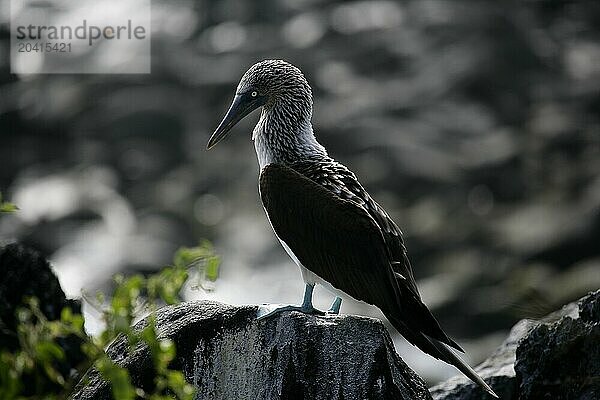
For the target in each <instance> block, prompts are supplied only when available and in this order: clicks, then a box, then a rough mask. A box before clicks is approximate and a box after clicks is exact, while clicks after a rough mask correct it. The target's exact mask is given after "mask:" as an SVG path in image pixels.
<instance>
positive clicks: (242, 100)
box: [206, 94, 264, 150]
mask: <svg viewBox="0 0 600 400" xmlns="http://www.w3.org/2000/svg"><path fill="white" fill-rule="evenodd" d="M262 105H264V98H263V97H261V96H258V97H251V96H250V95H248V94H236V95H235V97H234V99H233V102H232V103H231V105H230V106H229V110H228V111H227V114H225V117H224V118H223V121H221V123H220V124H219V126H218V127H217V129H216V130H215V132H214V133H213V134H212V136H211V137H210V139H209V140H208V144H207V145H206V149H207V150H210V149H211V148H212V147H214V146H215V145H216V144H217V143H219V142H220V141H221V140H223V139H224V138H225V137H226V136H227V134H228V133H229V131H230V130H231V128H233V127H234V126H235V124H237V123H238V122H240V120H241V119H242V118H244V117H245V116H246V115H248V114H250V113H251V112H252V111H254V110H256V109H257V108H258V107H260V106H262Z"/></svg>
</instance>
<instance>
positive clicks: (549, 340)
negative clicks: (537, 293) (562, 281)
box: [431, 290, 600, 400]
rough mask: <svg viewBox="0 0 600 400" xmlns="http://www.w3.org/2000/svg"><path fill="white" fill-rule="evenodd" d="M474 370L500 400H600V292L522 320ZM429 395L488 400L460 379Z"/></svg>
mask: <svg viewBox="0 0 600 400" xmlns="http://www.w3.org/2000/svg"><path fill="white" fill-rule="evenodd" d="M475 370H476V371H478V372H479V373H480V375H481V376H482V377H483V378H484V379H485V380H486V381H487V382H488V383H489V384H490V385H491V386H492V387H493V388H494V390H495V391H496V392H497V393H498V395H500V398H501V399H503V400H513V399H514V400H516V399H519V400H537V399H552V400H560V399H565V400H566V399H569V400H571V399H572V400H575V399H577V400H592V399H599V398H600V290H599V291H596V292H594V293H590V294H589V295H587V296H585V297H584V298H582V299H581V300H579V302H577V303H571V304H568V305H567V306H565V307H563V308H562V310H559V311H557V312H555V313H552V314H550V315H548V316H547V317H545V318H543V319H542V320H540V321H531V320H522V321H520V322H519V323H518V324H516V325H515V326H514V327H513V329H512V330H511V333H510V335H509V337H508V338H507V339H506V340H505V341H504V343H503V344H502V345H501V346H500V347H499V348H498V349H497V350H496V351H495V352H494V353H493V354H492V355H491V356H490V357H489V358H488V359H487V360H486V361H484V362H483V363H482V364H481V365H479V366H478V367H477V368H475ZM431 394H432V396H433V398H434V399H435V400H479V399H488V398H491V397H490V396H489V395H487V394H485V393H482V392H481V391H479V390H476V388H475V386H474V385H473V384H472V383H471V382H470V381H468V380H467V379H466V378H464V377H462V376H457V377H454V378H452V379H450V380H448V381H446V382H444V383H442V384H440V385H437V386H435V387H434V388H432V389H431Z"/></svg>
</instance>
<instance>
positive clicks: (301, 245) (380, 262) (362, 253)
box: [207, 60, 498, 398]
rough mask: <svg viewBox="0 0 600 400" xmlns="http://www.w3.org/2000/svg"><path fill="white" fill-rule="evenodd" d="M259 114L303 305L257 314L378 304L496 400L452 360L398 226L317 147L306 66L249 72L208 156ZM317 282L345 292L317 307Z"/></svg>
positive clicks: (260, 140)
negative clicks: (345, 302)
mask: <svg viewBox="0 0 600 400" xmlns="http://www.w3.org/2000/svg"><path fill="white" fill-rule="evenodd" d="M259 108H261V113H260V118H259V120H258V122H257V124H256V126H255V128H254V130H253V132H252V140H253V141H254V147H255V150H256V155H257V158H258V164H259V167H260V176H259V192H260V199H261V202H262V205H263V207H264V209H265V212H266V215H267V218H268V220H269V222H270V224H271V227H272V229H273V231H274V232H275V235H276V237H277V238H278V239H279V241H280V242H281V245H282V246H283V248H284V249H285V251H286V252H287V253H288V255H289V256H290V257H291V258H292V260H293V261H294V262H295V263H296V264H297V265H298V266H299V267H300V270H301V274H302V278H303V280H304V282H305V291H304V297H303V301H302V304H301V305H299V306H294V305H289V306H282V307H279V308H277V309H275V310H271V311H270V312H268V313H266V314H263V315H260V316H259V317H260V318H265V317H269V316H271V315H274V314H276V313H280V312H283V311H299V312H303V313H306V314H318V315H324V314H337V313H339V310H340V306H341V301H342V300H341V297H340V296H341V295H342V294H346V295H348V296H350V297H352V298H354V299H356V300H360V301H363V302H365V303H368V304H371V305H374V306H376V307H378V308H379V309H380V310H381V311H382V312H383V314H384V315H385V317H386V318H387V319H388V320H389V321H390V323H391V324H392V326H393V327H394V328H395V329H396V330H397V331H398V332H399V333H400V334H401V335H402V336H403V337H404V338H405V339H406V340H407V341H408V342H410V343H411V344H413V345H414V346H416V347H418V348H419V349H421V350H422V351H423V352H425V353H427V354H429V355H431V356H433V357H434V358H437V359H440V360H442V361H445V362H446V363H448V364H451V365H453V366H455V367H456V368H457V369H458V370H460V371H461V372H462V373H464V374H465V375H466V376H467V377H468V378H470V379H471V380H472V381H474V382H475V383H477V384H478V385H479V386H480V387H481V388H482V389H483V390H485V391H486V392H488V393H489V394H490V395H492V396H493V397H496V398H497V397H498V396H497V395H496V393H494V391H493V390H492V389H491V388H490V386H489V385H488V384H487V383H485V381H484V380H483V379H482V378H481V377H480V376H479V375H478V374H477V373H476V372H475V371H474V370H473V369H472V368H471V367H470V366H469V365H468V364H467V363H465V362H464V361H463V360H462V359H461V358H460V357H459V356H458V355H457V354H456V353H455V351H458V352H464V350H463V349H462V348H461V347H460V346H459V345H458V344H457V343H456V342H455V341H454V340H452V339H451V338H450V337H449V336H448V335H447V334H446V333H445V332H444V331H443V329H442V328H441V326H440V324H439V323H438V321H437V320H436V319H435V317H434V316H433V314H432V313H431V311H430V310H429V309H428V308H427V306H426V305H425V303H424V302H423V301H422V299H421V296H420V294H419V290H418V288H417V285H416V282H415V277H414V274H413V270H412V267H411V263H410V261H409V258H408V253H407V250H406V246H405V242H404V240H403V236H402V231H401V230H400V228H399V227H398V225H396V223H394V221H393V220H392V218H391V217H390V216H389V214H388V213H387V212H386V211H385V210H384V209H383V207H381V206H380V205H379V204H378V203H377V202H376V201H375V200H374V199H373V198H372V197H371V196H370V195H369V193H368V192H367V191H366V190H365V189H364V187H363V186H362V185H361V184H360V182H359V181H358V179H357V178H356V176H355V174H354V173H353V172H352V171H351V170H350V169H348V168H347V167H346V166H344V165H343V164H341V163H339V162H337V161H335V160H334V159H333V158H332V157H330V156H329V154H328V152H327V150H326V149H325V147H323V146H322V145H321V144H320V143H319V142H318V141H317V139H316V137H315V133H314V130H313V125H312V112H313V96H312V89H311V87H310V85H309V83H308V81H307V79H306V78H305V76H304V74H303V73H302V71H301V70H300V69H299V68H297V67H295V66H294V65H292V64H291V63H288V62H286V61H284V60H264V61H260V62H258V63H256V64H254V65H252V66H251V67H250V68H249V69H248V70H247V71H246V73H244V74H243V76H242V78H241V79H240V82H239V84H238V86H237V89H236V91H235V96H234V98H233V101H232V103H231V105H230V107H229V109H228V111H227V113H226V114H225V116H224V117H223V120H222V121H221V123H220V124H219V125H218V127H217V128H216V129H215V131H214V133H213V134H212V135H211V137H210V139H209V141H208V143H207V149H211V148H213V147H214V146H215V145H216V144H217V143H218V142H220V141H221V140H223V139H224V138H225V137H226V136H227V135H228V134H229V133H230V132H231V130H232V128H233V127H234V126H235V125H236V124H237V123H238V122H239V121H240V120H241V119H242V118H244V117H245V116H246V115H248V114H250V113H251V112H252V111H254V110H256V109H259ZM316 284H319V285H322V286H324V287H325V288H326V289H328V290H330V291H332V292H333V293H334V294H337V295H338V296H336V298H335V300H334V302H333V304H332V306H331V308H330V309H329V310H328V312H326V313H325V312H322V311H320V310H317V309H316V308H315V307H313V304H312V294H313V289H314V287H315V285H316ZM340 292H341V293H340Z"/></svg>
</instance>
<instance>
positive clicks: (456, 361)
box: [425, 337, 499, 399]
mask: <svg viewBox="0 0 600 400" xmlns="http://www.w3.org/2000/svg"><path fill="white" fill-rule="evenodd" d="M425 339H427V340H428V341H429V342H431V345H432V346H433V347H435V348H436V349H437V350H438V351H439V353H440V354H442V355H443V356H444V358H441V360H442V361H445V362H447V363H448V364H452V365H453V366H455V367H456V368H457V369H458V370H459V371H460V372H462V373H463V374H465V375H466V376H467V377H468V378H469V379H470V380H472V381H473V382H475V383H476V384H478V385H479V386H480V387H481V388H482V389H483V390H485V391H486V392H488V393H489V394H490V395H492V396H493V397H494V398H496V399H498V398H499V397H498V395H497V394H496V393H495V392H494V391H493V390H492V388H491V387H490V386H489V385H488V384H487V383H485V381H484V380H483V379H482V378H481V377H480V376H479V375H477V372H475V371H474V370H473V368H471V366H470V365H469V364H467V363H466V362H464V361H463V360H462V359H461V358H460V357H459V356H458V355H457V354H456V353H454V351H452V349H450V348H449V347H448V346H447V345H445V344H444V343H441V342H438V341H437V340H435V339H431V338H428V337H426V338H425Z"/></svg>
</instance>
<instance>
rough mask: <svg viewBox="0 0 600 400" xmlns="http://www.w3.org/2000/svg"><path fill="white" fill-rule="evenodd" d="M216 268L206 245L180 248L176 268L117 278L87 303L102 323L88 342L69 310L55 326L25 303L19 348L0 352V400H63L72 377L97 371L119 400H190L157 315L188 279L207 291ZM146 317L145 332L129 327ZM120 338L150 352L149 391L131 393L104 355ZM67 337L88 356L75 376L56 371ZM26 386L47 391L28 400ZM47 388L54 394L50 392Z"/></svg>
mask: <svg viewBox="0 0 600 400" xmlns="http://www.w3.org/2000/svg"><path fill="white" fill-rule="evenodd" d="M219 262H220V261H219V258H218V257H217V256H216V255H215V254H214V252H213V249H212V246H211V245H210V244H209V243H208V242H203V243H201V244H200V245H199V246H197V247H192V248H181V249H179V250H178V251H177V252H176V253H175V256H174V260H173V265H172V266H168V267H165V268H163V269H162V270H161V271H159V272H157V273H155V274H151V275H149V276H143V275H141V274H135V275H132V276H129V277H124V276H122V275H116V276H115V277H114V282H115V288H114V291H113V293H112V295H111V296H110V297H108V299H109V300H108V301H105V296H104V294H102V293H99V294H98V295H97V296H96V300H95V301H91V302H90V303H91V305H92V306H93V307H95V308H96V309H97V310H99V311H100V313H101V315H102V321H103V322H104V325H105V328H104V330H103V331H102V332H101V333H100V334H99V335H97V336H96V337H89V336H87V334H86V333H85V330H84V320H83V317H82V316H81V315H80V314H76V313H73V311H72V310H71V309H70V308H65V309H63V310H62V313H61V318H60V320H56V321H49V320H48V319H47V318H46V317H45V316H44V314H43V313H42V312H41V311H40V306H39V303H38V301H37V300H36V299H34V298H32V299H29V300H27V307H24V308H21V309H19V310H18V311H17V319H18V328H17V332H16V334H17V336H18V340H19V348H18V349H17V350H16V351H8V350H3V351H2V352H0V399H15V398H18V399H23V400H25V399H27V400H33V399H39V398H43V399H48V400H55V399H56V400H58V399H63V398H66V397H68V395H69V393H70V392H71V391H72V389H73V387H74V385H75V384H76V383H77V379H76V378H77V376H79V375H80V374H81V373H83V372H85V371H86V370H88V368H90V367H94V368H96V369H97V370H98V371H99V372H100V374H101V375H102V377H103V378H104V379H106V380H107V381H110V383H111V387H112V391H113V396H114V398H116V399H123V400H129V399H135V398H143V399H150V400H166V399H173V398H176V399H181V400H191V399H192V398H193V393H194V390H193V386H192V385H190V384H188V383H187V382H186V380H185V377H184V375H183V373H182V372H181V371H177V370H173V369H170V368H169V365H170V363H171V361H173V359H174V358H175V355H176V348H175V344H174V343H173V342H172V341H171V340H170V339H167V338H161V337H159V335H158V333H157V330H156V315H155V314H156V310H157V308H158V307H159V306H160V305H162V304H176V303H178V302H180V301H181V297H180V293H181V290H182V288H183V287H184V285H185V284H186V282H188V280H189V277H190V275H195V276H197V277H198V279H199V280H200V281H201V282H200V284H199V286H201V287H204V284H203V283H202V281H208V282H214V280H216V278H217V275H218V268H219ZM88 301H89V300H88ZM105 303H106V304H105ZM143 313H147V314H148V316H147V317H146V322H147V323H146V325H145V327H144V328H143V329H138V330H136V329H133V327H132V325H133V323H134V321H136V320H137V319H138V318H139V317H140V316H141V315H142V314H143ZM118 335H124V336H125V338H126V340H127V343H128V344H129V347H130V350H132V349H133V348H135V347H136V346H138V345H141V344H144V345H146V346H148V348H149V350H150V354H151V356H152V360H153V364H154V370H155V372H156V373H155V380H154V389H153V391H152V392H151V393H148V392H144V391H143V390H142V389H141V388H137V387H135V386H134V385H133V383H132V382H131V377H130V376H129V372H128V371H127V369H125V368H123V367H121V366H120V365H118V364H117V363H115V362H114V361H112V360H111V359H110V358H109V357H108V356H107V354H106V353H105V352H104V349H105V348H106V346H108V345H109V344H110V343H111V342H112V341H113V340H114V339H115V338H116V337H117V336H118ZM69 338H75V339H77V340H76V342H77V343H81V345H80V347H81V351H82V352H83V354H84V355H85V360H84V362H82V363H81V365H79V366H78V367H77V370H78V372H79V374H76V375H77V376H73V375H71V374H68V372H67V373H65V371H64V368H61V366H62V365H63V364H64V361H65V359H66V354H65V349H64V348H63V347H62V346H61V345H60V343H64V341H65V340H68V339H69ZM84 379H85V377H84ZM25 381H28V382H35V386H36V388H46V389H41V390H37V391H35V392H34V393H33V394H30V392H31V387H29V388H27V385H24V384H23V382H25ZM49 385H50V386H52V385H54V387H58V388H59V390H58V391H54V392H53V393H48V391H47V388H48V386H49ZM44 390H46V391H45V392H44Z"/></svg>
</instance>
